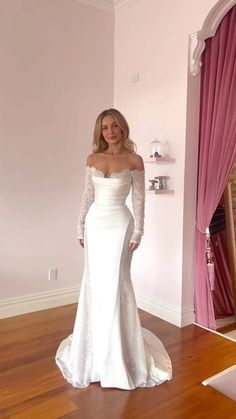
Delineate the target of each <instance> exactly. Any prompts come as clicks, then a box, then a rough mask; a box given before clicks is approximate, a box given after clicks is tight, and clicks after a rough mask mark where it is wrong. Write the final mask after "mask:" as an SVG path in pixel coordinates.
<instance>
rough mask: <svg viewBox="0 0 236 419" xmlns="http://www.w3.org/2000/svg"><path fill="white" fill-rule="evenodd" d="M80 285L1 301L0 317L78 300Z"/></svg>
mask: <svg viewBox="0 0 236 419" xmlns="http://www.w3.org/2000/svg"><path fill="white" fill-rule="evenodd" d="M79 292H80V287H71V288H63V289H59V290H54V291H47V292H39V293H37V294H31V295H23V296H21V297H16V298H8V299H6V300H1V301H0V319H4V318H7V317H12V316H18V315H19V314H25V313H32V312H33V311H39V310H45V309H47V308H53V307H58V306H63V305H66V304H73V303H77V302H78V298H79Z"/></svg>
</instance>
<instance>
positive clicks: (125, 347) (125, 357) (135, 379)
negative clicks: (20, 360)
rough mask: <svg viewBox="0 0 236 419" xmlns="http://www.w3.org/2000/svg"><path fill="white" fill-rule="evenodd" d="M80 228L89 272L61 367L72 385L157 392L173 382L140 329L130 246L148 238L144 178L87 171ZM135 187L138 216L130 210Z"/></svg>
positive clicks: (167, 364)
mask: <svg viewBox="0 0 236 419" xmlns="http://www.w3.org/2000/svg"><path fill="white" fill-rule="evenodd" d="M86 170H87V175H86V185H85V191H84V195H83V200H82V207H81V212H80V217H79V222H78V238H84V243H85V249H84V250H85V267H84V275H83V280H82V284H81V291H80V297H79V304H78V310H77V315H76V320H75V324H74V330H73V333H72V335H70V336H69V337H68V338H66V339H65V340H64V341H62V343H61V344H60V346H59V348H58V350H57V354H56V363H57V365H58V367H59V368H60V370H61V372H62V374H63V376H64V378H65V379H66V380H67V381H69V382H70V383H71V384H72V385H73V386H74V387H86V386H88V385H89V384H90V383H92V382H96V381H99V382H100V385H101V386H102V387H116V388H120V389H126V390H132V389H134V388H136V387H153V386H155V385H158V384H161V383H163V382H164V381H166V380H170V379H171V377H172V367H171V361H170V358H169V356H168V354H167V352H166V350H165V348H164V346H163V344H162V342H161V341H160V340H159V339H158V338H157V337H156V336H155V335H154V334H153V333H151V332H150V331H148V330H146V329H144V328H141V325H140V320H139V315H138V311H137V306H136V301H135V295H134V291H133V286H132V282H131V278H130V263H131V258H132V253H130V252H128V245H129V243H130V241H133V242H139V241H140V239H141V235H142V234H143V218H144V172H140V171H138V170H129V169H125V170H122V171H121V172H119V173H113V174H112V175H111V176H110V177H109V178H106V177H104V175H103V173H102V172H100V171H98V170H97V169H95V168H93V167H92V168H90V167H87V169H86ZM131 186H132V203H133V212H134V217H133V215H132V213H131V212H130V210H129V209H128V207H127V206H126V204H125V201H126V198H127V196H128V194H129V192H130V189H131Z"/></svg>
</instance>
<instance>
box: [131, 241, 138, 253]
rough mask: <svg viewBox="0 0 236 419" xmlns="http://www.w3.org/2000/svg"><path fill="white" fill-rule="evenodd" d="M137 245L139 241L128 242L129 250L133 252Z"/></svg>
mask: <svg viewBox="0 0 236 419" xmlns="http://www.w3.org/2000/svg"><path fill="white" fill-rule="evenodd" d="M138 247H139V243H135V242H130V244H129V252H133V251H134V250H136V249H137V248H138Z"/></svg>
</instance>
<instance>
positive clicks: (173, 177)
mask: <svg viewBox="0 0 236 419" xmlns="http://www.w3.org/2000/svg"><path fill="white" fill-rule="evenodd" d="M215 3H216V1H215V0H199V1H197V2H196V1H195V0H179V1H178V2H173V1H172V0H166V1H164V2H163V1H162V0H149V1H148V2H147V1H146V0H137V1H136V2H135V3H134V4H132V5H131V6H130V7H127V8H125V9H123V10H121V11H120V13H119V14H118V15H117V17H116V24H115V106H116V107H117V108H119V109H120V110H122V111H123V112H124V114H125V115H126V117H127V119H128V121H129V123H130V127H131V132H132V138H133V139H134V140H135V142H136V143H137V145H138V151H139V153H140V154H142V155H143V157H144V158H148V154H149V143H150V141H152V140H153V139H154V138H156V137H160V138H162V139H164V140H167V141H169V142H170V144H171V155H172V157H174V158H175V159H176V162H175V163H174V164H162V165H161V166H160V165H159V166H157V165H154V164H152V165H151V164H146V174H147V179H150V178H152V177H153V176H154V175H157V174H159V175H161V174H163V175H168V176H170V182H169V186H170V188H171V189H172V188H173V189H175V194H174V195H173V196H171V195H170V196H168V195H162V196H158V195H157V196H153V195H150V194H147V199H146V230H145V236H144V239H143V243H142V247H140V249H138V251H137V253H136V256H135V258H134V264H133V281H134V284H135V289H136V292H137V293H139V294H140V295H141V296H142V298H141V300H142V301H144V300H145V298H146V300H147V304H150V307H152V308H154V311H155V307H156V311H155V312H156V313H157V314H158V315H160V316H163V317H164V318H167V317H168V316H169V318H171V316H172V315H173V318H174V317H175V316H177V318H179V319H180V323H181V322H182V318H184V317H185V319H183V323H185V322H188V320H189V321H191V319H193V259H192V257H191V255H192V253H191V252H192V247H193V230H194V217H193V214H192V213H189V211H193V210H194V194H195V189H194V188H195V186H196V185H195V184H196V158H197V156H196V131H194V121H191V116H190V118H189V121H188V132H187V135H188V136H187V137H186V112H187V81H188V78H187V74H188V36H189V34H190V33H193V32H195V31H198V30H200V29H201V27H202V24H203V22H204V20H205V18H206V16H207V14H208V13H209V11H210V9H211V8H212V7H213V6H214V4H215ZM136 73H139V81H138V82H136V83H132V82H131V76H132V75H133V74H136ZM198 83H199V80H197V81H196V83H195V84H198ZM196 89H197V88H195V90H194V87H193V92H195V93H196V92H197V90H196ZM195 100H196V97H195V96H194V95H193V96H192V98H190V97H189V99H188V105H189V106H190V107H191V106H193V107H194V101H195ZM191 102H192V104H191ZM195 128H196V126H195ZM186 141H187V144H188V148H187V149H186ZM186 151H187V153H186ZM194 153H195V154H194ZM186 159H187V161H186V162H185V160H186ZM185 163H186V167H185ZM191 168H192V170H191ZM185 197H186V199H185ZM188 199H190V201H189V202H188ZM184 203H185V205H184ZM187 204H188V205H187ZM188 233H189V234H188ZM183 249H184V250H183ZM189 249H190V250H189ZM188 250H189V251H188Z"/></svg>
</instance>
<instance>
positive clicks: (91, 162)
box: [86, 153, 97, 167]
mask: <svg viewBox="0 0 236 419" xmlns="http://www.w3.org/2000/svg"><path fill="white" fill-rule="evenodd" d="M96 160H97V153H91V154H89V156H88V157H87V160H86V166H90V167H91V166H94V164H95V163H96Z"/></svg>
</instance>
